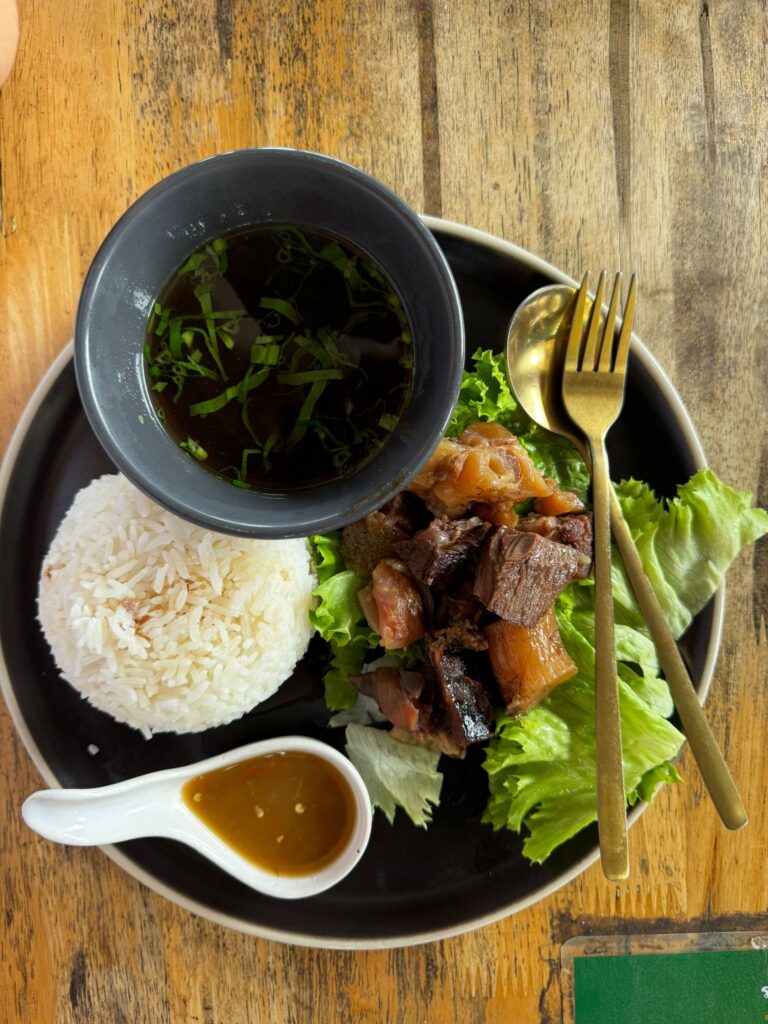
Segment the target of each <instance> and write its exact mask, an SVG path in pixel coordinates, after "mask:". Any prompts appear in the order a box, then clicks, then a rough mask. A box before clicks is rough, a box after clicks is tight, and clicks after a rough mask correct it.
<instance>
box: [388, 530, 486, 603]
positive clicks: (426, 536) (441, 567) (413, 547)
mask: <svg viewBox="0 0 768 1024" xmlns="http://www.w3.org/2000/svg"><path fill="white" fill-rule="evenodd" d="M489 529H490V526H489V525H488V523H484V522H483V521H482V519H478V518H477V516H473V517H472V518H471V519H433V520H432V522H431V523H430V524H429V526H427V527H426V529H424V530H419V532H418V533H415V534H414V535H413V537H411V538H409V539H408V540H404V541H400V542H399V543H398V544H396V545H395V552H396V553H397V555H398V557H399V558H401V559H402V560H403V561H404V562H405V564H406V565H407V566H408V569H409V571H410V572H411V575H413V576H415V578H416V579H417V580H418V581H419V582H420V583H423V584H424V585H425V586H428V587H436V588H437V589H438V590H444V589H445V588H446V587H447V586H448V585H449V584H450V583H451V582H452V581H453V580H454V579H455V578H456V577H457V576H458V575H459V574H460V573H461V572H462V571H463V570H465V569H467V568H469V567H471V566H472V564H473V563H474V561H475V558H476V557H477V550H478V548H479V547H480V545H481V544H482V543H483V541H484V540H485V535H486V533H487V532H488V530H489Z"/></svg>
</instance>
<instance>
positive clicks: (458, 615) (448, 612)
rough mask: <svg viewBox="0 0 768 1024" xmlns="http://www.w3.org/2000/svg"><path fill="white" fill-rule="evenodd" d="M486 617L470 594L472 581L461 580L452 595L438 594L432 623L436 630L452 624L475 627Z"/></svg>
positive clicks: (480, 605) (480, 606)
mask: <svg viewBox="0 0 768 1024" xmlns="http://www.w3.org/2000/svg"><path fill="white" fill-rule="evenodd" d="M484 615H486V611H485V608H484V607H483V605H482V604H481V603H480V601H478V599H477V598H476V597H475V595H474V594H473V593H472V580H471V579H467V580H462V582H461V583H460V584H459V587H458V588H457V589H456V591H454V593H451V594H448V593H445V594H440V595H439V600H438V601H437V603H436V605H435V614H434V622H435V625H436V626H437V627H438V628H441V629H442V628H443V627H445V626H452V625H453V624H454V623H456V622H458V623H471V624H472V625H477V623H478V622H479V621H480V619H482V618H483V616H484Z"/></svg>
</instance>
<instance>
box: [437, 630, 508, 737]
mask: <svg viewBox="0 0 768 1024" xmlns="http://www.w3.org/2000/svg"><path fill="white" fill-rule="evenodd" d="M427 647H428V650H429V660H430V662H431V665H432V668H433V670H434V675H435V701H434V705H433V709H434V710H433V714H432V723H431V728H430V731H431V732H433V733H441V732H445V733H446V735H447V736H448V737H449V738H450V739H451V740H452V741H453V742H454V743H455V744H456V746H457V747H460V748H463V747H467V746H469V744H470V743H479V742H481V741H482V740H487V739H488V737H489V736H490V735H491V731H492V724H493V707H492V705H491V699H490V697H489V696H488V693H487V691H486V689H485V687H484V686H483V684H482V683H481V682H480V681H479V680H478V679H476V678H473V676H472V675H471V674H470V667H469V660H470V656H469V652H467V651H465V650H463V649H462V648H461V646H460V645H459V644H458V643H457V642H456V640H455V639H454V638H452V637H451V636H449V635H447V634H446V632H445V631H441V632H438V633H433V634H432V635H431V636H429V637H428V638H427Z"/></svg>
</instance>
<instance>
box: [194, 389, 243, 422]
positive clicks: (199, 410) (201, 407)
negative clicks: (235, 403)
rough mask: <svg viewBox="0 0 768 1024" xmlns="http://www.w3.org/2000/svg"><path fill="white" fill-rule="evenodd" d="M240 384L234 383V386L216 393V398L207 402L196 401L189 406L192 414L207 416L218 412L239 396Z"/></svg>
mask: <svg viewBox="0 0 768 1024" xmlns="http://www.w3.org/2000/svg"><path fill="white" fill-rule="evenodd" d="M239 390H240V386H239V385H238V384H233V385H232V387H229V388H227V390H226V391H222V392H221V394H220V395H216V397H215V398H209V399H207V400H206V401H205V402H195V404H194V405H190V407H189V415H190V416H207V415H208V413H211V412H218V411H219V409H223V408H224V406H225V405H228V404H229V402H231V401H232V399H233V398H237V395H238V392H239Z"/></svg>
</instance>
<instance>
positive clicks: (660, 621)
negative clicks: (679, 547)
mask: <svg viewBox="0 0 768 1024" xmlns="http://www.w3.org/2000/svg"><path fill="white" fill-rule="evenodd" d="M610 511H611V526H612V527H613V536H614V537H615V539H616V543H617V545H618V547H619V551H620V552H621V557H622V558H623V559H624V565H625V567H626V570H627V575H628V576H629V581H630V583H631V584H632V589H633V590H634V592H635V597H636V598H637V603H638V605H639V607H640V612H641V614H642V616H643V618H644V619H645V622H646V625H647V626H648V631H649V632H650V634H651V638H652V640H653V642H654V644H655V645H656V652H657V654H658V656H659V662H660V664H661V667H662V670H663V672H664V675H665V677H666V680H667V683H668V684H669V689H670V692H671V693H672V700H673V701H674V702H675V707H676V708H677V713H678V715H679V716H680V721H681V723H682V726H683V731H684V732H685V736H686V739H687V740H688V743H689V744H690V747H691V752H692V753H693V756H694V757H695V759H696V763H697V764H698V766H699V771H700V772H701V777H702V778H703V780H704V784H705V785H706V787H707V789H708V790H709V795H710V796H711V797H712V803H713V804H714V805H715V807H716V809H717V813H718V814H719V815H720V817H721V819H722V821H723V824H724V825H725V827H726V828H730V829H739V828H743V827H744V825H746V823H747V814H746V811H745V810H744V805H743V804H742V802H741V799H740V798H739V794H738V792H737V790H736V786H735V784H734V782H733V779H732V778H731V774H730V772H729V771H728V766H727V765H726V763H725V760H724V758H723V755H722V753H721V752H720V749H719V747H718V745H717V741H716V740H715V737H714V736H713V735H712V730H711V729H710V727H709V723H708V722H707V718H706V715H705V714H704V711H703V709H702V707H701V704H700V703H699V699H698V697H697V695H696V691H695V690H694V688H693V683H692V682H691V677H690V676H689V674H688V670H687V669H686V667H685V662H684V661H683V659H682V657H681V655H680V651H679V649H678V646H677V643H676V642H675V638H674V637H673V636H672V631H671V630H670V628H669V625H668V623H667V619H666V616H665V615H664V612H663V611H662V610H661V605H660V604H659V601H658V598H657V597H656V594H655V592H654V590H653V587H652V586H651V584H650V582H649V580H648V577H647V576H646V575H645V570H644V569H643V566H642V562H641V561H640V555H639V554H638V551H637V548H636V547H635V542H634V540H633V539H632V534H631V533H630V532H629V527H628V526H627V522H626V520H625V519H624V515H623V513H622V511H621V506H620V505H619V502H618V499H617V498H616V495H615V493H614V491H613V488H611V493H610Z"/></svg>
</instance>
